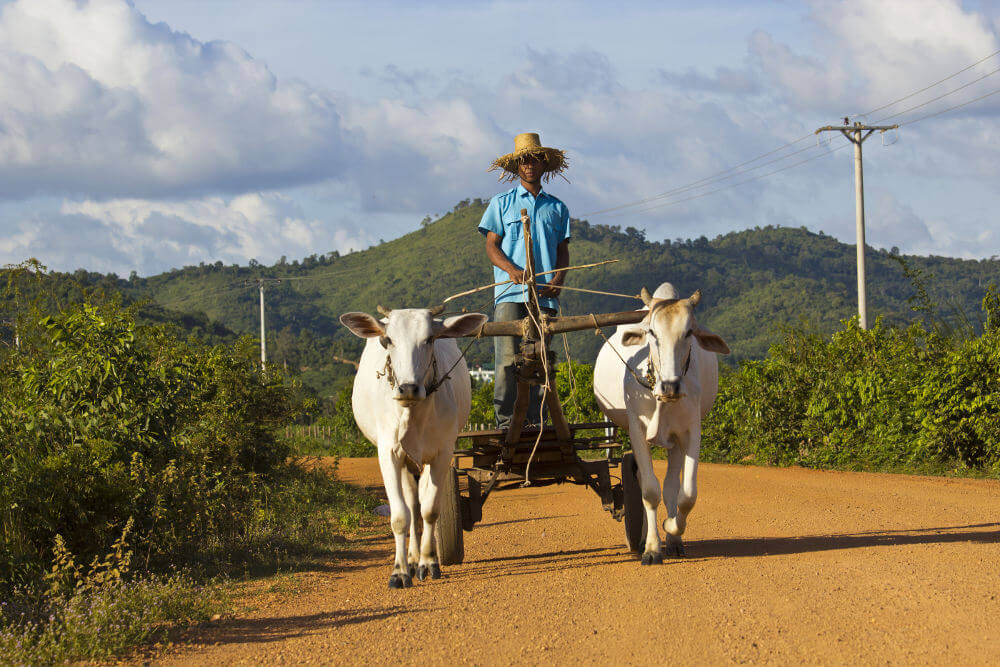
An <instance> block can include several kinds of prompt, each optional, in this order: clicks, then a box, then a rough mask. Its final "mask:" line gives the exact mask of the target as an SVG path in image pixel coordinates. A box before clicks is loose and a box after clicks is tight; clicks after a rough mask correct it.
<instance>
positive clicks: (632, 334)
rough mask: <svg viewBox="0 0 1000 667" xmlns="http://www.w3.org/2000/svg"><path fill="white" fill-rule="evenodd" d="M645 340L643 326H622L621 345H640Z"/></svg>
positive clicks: (644, 328)
mask: <svg viewBox="0 0 1000 667" xmlns="http://www.w3.org/2000/svg"><path fill="white" fill-rule="evenodd" d="M645 342H646V327H643V326H635V325H633V326H630V327H622V345H624V346H625V347H632V346H634V345H642V344H643V343H645Z"/></svg>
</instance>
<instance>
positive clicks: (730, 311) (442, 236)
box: [60, 200, 1000, 396]
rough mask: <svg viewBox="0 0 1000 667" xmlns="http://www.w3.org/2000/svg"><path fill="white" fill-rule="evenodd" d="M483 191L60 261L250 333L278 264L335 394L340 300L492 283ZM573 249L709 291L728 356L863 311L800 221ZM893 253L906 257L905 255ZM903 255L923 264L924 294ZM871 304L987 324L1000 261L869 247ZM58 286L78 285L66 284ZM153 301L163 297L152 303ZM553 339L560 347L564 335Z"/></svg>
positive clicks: (283, 300) (294, 336)
mask: <svg viewBox="0 0 1000 667" xmlns="http://www.w3.org/2000/svg"><path fill="white" fill-rule="evenodd" d="M484 206H485V204H484V202H482V201H480V200H474V201H471V202H470V201H468V200H466V201H463V202H460V203H459V204H458V205H457V206H456V207H455V208H454V210H453V211H452V212H450V213H449V214H447V215H445V216H443V217H442V218H440V219H439V220H436V221H430V220H429V219H428V220H425V222H424V224H422V225H421V228H420V229H418V230H417V231H414V232H412V233H410V234H407V235H405V236H403V237H401V238H398V239H395V240H392V241H388V242H385V243H381V244H379V245H377V246H374V247H372V248H369V249H367V250H364V251H360V252H353V253H350V254H347V255H339V254H338V253H336V252H334V253H328V254H322V255H319V254H317V255H312V256H310V257H306V258H305V259H303V260H301V261H300V260H294V261H292V262H291V263H289V262H287V261H285V260H284V258H282V261H279V262H278V263H277V264H275V265H273V266H264V265H260V264H257V263H256V262H254V261H253V260H251V263H250V266H236V265H230V266H225V265H223V264H222V263H221V262H217V263H215V264H203V265H200V266H189V267H185V268H183V269H177V270H173V271H169V272H166V273H162V274H159V275H156V276H151V277H149V278H139V277H136V276H135V275H133V276H132V277H130V278H129V279H128V280H124V279H119V278H117V277H116V276H103V275H100V274H92V273H87V272H85V271H78V272H77V273H75V274H72V275H71V276H70V275H65V274H62V275H61V276H60V279H62V280H63V281H65V279H67V278H70V277H72V278H74V279H75V280H76V281H78V282H79V283H80V284H82V285H84V286H88V287H92V286H98V285H99V286H101V287H103V288H104V289H105V290H111V291H114V290H119V291H121V292H122V293H123V294H124V297H125V298H126V299H127V300H130V301H131V300H138V299H144V298H145V299H150V300H151V302H152V304H154V305H153V306H147V307H146V308H144V309H143V313H144V315H145V317H146V318H147V319H154V320H157V319H158V320H160V321H165V320H173V321H175V322H176V323H178V324H179V325H180V326H182V327H184V328H187V329H190V330H197V331H198V332H199V333H200V334H201V335H203V336H209V337H226V336H232V335H233V333H232V332H236V333H240V334H243V333H246V334H252V335H256V332H257V331H258V329H259V319H258V318H259V310H258V299H259V295H258V292H257V289H256V288H255V287H254V286H253V285H249V286H245V285H244V284H243V283H244V281H250V280H252V279H254V278H257V277H269V278H280V279H281V280H282V282H281V283H280V284H276V285H269V286H267V288H266V308H267V324H268V331H269V339H268V343H269V344H268V348H269V358H270V360H272V361H273V362H274V363H277V364H279V365H284V366H286V367H288V368H289V370H290V371H292V372H293V373H301V376H302V379H303V381H304V382H305V383H306V384H307V385H310V386H312V387H314V388H316V389H317V390H318V391H319V393H320V394H322V395H324V396H329V395H330V394H331V393H333V391H334V390H335V388H336V387H337V386H341V385H342V384H343V383H344V382H346V381H347V379H348V378H349V377H350V376H351V375H352V373H353V368H351V367H350V366H347V365H345V364H342V363H339V362H336V361H334V360H333V356H334V355H337V356H343V357H348V358H357V356H358V354H359V353H360V349H361V346H362V341H361V340H360V339H357V338H355V337H354V336H353V335H351V334H350V333H349V332H348V331H347V330H346V329H344V328H343V327H341V326H340V324H339V322H338V320H337V318H338V316H339V315H340V314H341V313H343V312H346V311H350V310H363V311H367V312H371V313H373V312H374V311H375V306H376V305H377V304H382V305H384V306H387V307H419V306H425V305H430V304H435V303H440V302H441V300H442V299H444V298H445V297H447V296H450V295H452V294H455V293H457V292H461V291H464V290H468V289H471V288H473V287H477V286H479V285H484V284H487V283H489V282H491V280H492V272H491V271H490V267H489V265H488V262H487V260H486V257H485V253H484V250H483V239H482V237H481V236H480V235H479V233H478V232H477V231H476V226H477V224H478V222H479V219H480V217H481V215H482V212H483V209H484ZM571 229H572V235H573V240H572V242H571V245H570V248H571V262H572V263H573V264H582V263H588V262H596V261H600V260H605V259H618V260H620V261H619V262H618V263H616V264H609V265H606V266H601V267H597V268H593V269H584V270H581V271H576V272H572V273H571V274H570V277H569V279H568V281H567V284H568V285H570V286H577V287H587V288H591V289H598V290H604V291H611V292H622V293H626V294H635V293H637V292H638V291H639V288H640V287H642V286H643V285H645V286H647V287H648V288H649V289H650V291H652V290H653V289H655V288H656V286H657V285H658V284H659V283H660V282H662V281H665V280H666V281H670V282H672V283H673V284H674V285H676V286H677V287H678V289H679V290H680V291H681V293H682V294H684V295H687V294H690V293H691V292H693V291H694V290H695V289H701V291H702V293H703V299H702V305H701V306H699V309H698V317H699V319H700V321H701V322H702V323H703V324H704V325H706V326H707V327H709V328H711V329H713V330H715V331H717V332H718V333H720V334H721V335H722V336H723V337H725V338H726V340H727V341H729V343H730V346H731V347H732V349H733V355H732V356H731V357H730V361H731V362H735V361H736V360H739V359H741V358H748V357H760V356H763V355H764V354H765V353H766V351H767V348H768V346H769V345H770V344H771V343H773V342H775V341H776V340H778V338H779V337H780V331H781V328H782V327H784V326H789V325H791V326H797V327H808V328H811V329H815V330H818V331H823V332H830V331H833V330H835V329H837V328H838V327H839V323H840V321H841V320H843V319H846V318H850V317H851V316H852V315H854V314H855V312H856V294H855V292H856V282H855V281H856V274H855V251H854V247H853V246H850V245H846V244H843V243H841V242H839V241H837V240H836V239H834V238H832V237H830V236H826V235H823V234H814V233H812V232H809V231H807V230H805V229H804V228H802V229H795V228H779V227H766V228H754V229H749V230H746V231H741V232H733V233H730V234H726V235H724V236H720V237H717V238H715V239H712V240H709V239H707V238H705V237H701V238H698V239H693V240H680V239H678V240H676V241H671V240H665V241H650V240H647V239H646V238H645V234H644V233H643V232H641V231H638V230H636V229H634V228H631V227H628V228H626V229H624V230H622V229H620V228H619V227H608V226H605V225H591V224H588V223H587V222H584V221H577V220H574V221H573V222H572V227H571ZM899 260H902V262H900V261H899ZM904 264H905V265H906V266H908V267H909V270H910V271H911V272H912V273H918V274H919V275H921V276H922V280H921V281H918V282H922V284H923V285H924V286H925V287H926V291H927V294H926V297H927V298H924V299H921V297H920V295H919V294H918V292H919V290H918V289H917V288H916V287H915V284H914V282H913V281H912V280H911V279H910V278H909V277H907V275H905V273H904ZM868 280H869V296H868V301H869V309H870V315H869V317H870V318H871V319H873V320H874V318H875V317H877V316H881V317H883V319H884V320H886V321H888V322H890V323H902V322H904V321H909V320H912V319H913V318H914V317H916V316H918V313H917V312H915V311H914V310H913V306H917V307H926V306H927V305H928V304H930V303H934V304H936V305H937V308H938V311H939V313H938V314H939V315H943V316H944V317H945V318H949V319H950V320H951V321H952V322H955V323H956V324H957V325H959V326H969V325H971V326H972V327H974V328H979V326H980V325H979V321H980V319H981V312H980V301H981V299H982V297H983V293H984V291H985V288H986V286H987V285H988V284H989V283H990V282H991V281H997V280H1000V261H997V260H995V259H994V260H981V261H975V260H959V259H953V258H945V257H915V256H897V254H896V253H895V252H890V251H885V250H875V249H870V251H869V254H868ZM60 289H61V290H62V291H63V292H64V296H63V298H71V295H72V290H71V289H69V288H66V287H62V288H60ZM490 295H491V292H490V291H485V292H482V293H479V294H477V295H474V296H470V297H466V298H463V299H460V300H458V301H456V302H454V304H455V305H456V306H457V307H458V308H462V307H465V308H468V309H469V310H482V311H483V312H490V306H491V302H492V299H491V296H490ZM637 305H639V304H638V302H637V301H634V300H629V299H622V298H618V297H610V296H601V295H590V294H583V293H579V292H568V291H567V292H564V294H563V298H562V308H563V312H564V313H566V314H578V313H587V312H608V311H617V310H629V309H632V308H635V307H636V306H637ZM157 306H158V307H157ZM601 342H602V340H601V339H600V338H599V337H596V336H595V335H593V333H591V332H578V333H575V334H571V335H570V343H569V349H570V351H571V353H572V355H573V358H574V359H576V360H581V361H592V360H593V357H594V356H595V355H596V351H597V349H598V348H599V346H600V344H601ZM555 349H556V351H557V354H558V356H559V357H560V358H563V357H564V356H565V355H564V353H563V346H562V344H561V343H560V342H559V341H557V342H556V345H555ZM469 354H470V357H471V358H472V361H473V363H481V364H485V365H489V364H491V363H492V347H491V345H490V344H489V343H488V341H484V342H477V343H476V344H474V345H473V347H472V349H471V350H470V353H469Z"/></svg>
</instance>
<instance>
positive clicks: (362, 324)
mask: <svg viewBox="0 0 1000 667" xmlns="http://www.w3.org/2000/svg"><path fill="white" fill-rule="evenodd" d="M340 323H341V324H343V325H344V326H345V327H347V328H348V329H350V330H351V333H352V334H354V335H355V336H357V337H358V338H375V337H376V336H384V335H385V329H384V328H383V327H382V324H381V323H380V322H379V321H378V320H376V319H375V318H374V317H372V316H371V315H369V314H368V313H344V314H343V315H341V316H340Z"/></svg>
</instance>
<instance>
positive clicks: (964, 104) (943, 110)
mask: <svg viewBox="0 0 1000 667" xmlns="http://www.w3.org/2000/svg"><path fill="white" fill-rule="evenodd" d="M997 93H1000V88H997V89H996V90H994V91H993V92H991V93H986V94H985V95H980V96H979V97H977V98H975V99H973V100H969V101H968V102H962V103H961V104H956V105H955V106H953V107H948V108H947V109H941V110H940V111H935V112H934V113H929V114H927V115H926V116H920V117H919V118H914V119H913V120H907V121H904V122H902V123H900V124H899V126H900V127H902V126H904V125H913V124H914V123H919V122H920V121H922V120H927V119H928V118H934V117H935V116H940V115H941V114H943V113H947V112H949V111H954V110H955V109H961V108H962V107H967V106H969V105H970V104H973V103H975V102H978V101H980V100H985V99H986V98H987V97H992V96H993V95H996V94H997Z"/></svg>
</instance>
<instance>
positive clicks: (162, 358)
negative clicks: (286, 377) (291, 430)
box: [0, 304, 291, 581]
mask: <svg viewBox="0 0 1000 667" xmlns="http://www.w3.org/2000/svg"><path fill="white" fill-rule="evenodd" d="M37 322H38V324H37V327H36V330H35V331H34V332H33V335H32V337H31V341H32V342H31V344H30V345H27V346H25V348H23V351H22V353H16V352H14V353H9V354H8V355H6V357H5V358H4V359H3V361H2V364H3V368H2V371H3V372H2V374H0V457H2V461H3V465H2V466H0V508H2V509H0V523H2V530H0V546H2V547H3V548H2V553H3V554H4V555H5V556H6V558H4V559H3V561H0V575H2V576H0V578H2V579H5V580H14V581H17V580H20V578H22V577H29V578H30V577H31V576H32V571H36V573H37V568H38V566H39V564H41V563H47V562H48V561H49V559H50V556H51V552H50V550H51V545H52V544H53V539H54V537H55V536H56V535H60V536H61V537H62V538H63V539H64V540H65V543H66V545H67V547H68V549H69V550H70V551H72V552H73V553H76V554H79V555H80V556H82V557H85V558H86V557H89V556H91V555H94V554H97V553H101V552H103V551H105V550H106V549H107V548H108V546H109V545H110V544H111V543H112V542H113V540H114V538H115V535H116V534H117V533H118V532H120V530H121V527H122V526H123V525H124V523H125V521H126V520H128V519H129V518H132V519H133V520H134V521H135V529H134V533H135V538H136V544H137V545H141V551H142V556H143V558H144V560H145V561H146V562H148V561H149V560H150V559H151V558H152V559H155V558H158V557H176V556H179V555H188V554H195V553H198V552H200V551H203V550H205V549H208V548H214V547H218V546H219V545H221V544H228V543H233V542H239V541H240V540H241V539H242V536H243V533H244V532H245V529H246V526H247V523H248V521H250V520H251V517H252V516H253V515H254V513H255V512H256V502H257V500H258V499H259V497H260V495H261V493H262V489H263V488H264V486H265V485H266V483H267V481H268V477H269V476H270V475H272V474H273V473H274V472H275V470H277V469H278V468H280V467H282V466H284V465H285V460H286V458H287V455H288V449H287V446H286V445H283V444H282V443H280V442H278V441H277V440H276V439H275V438H274V437H273V435H272V431H273V429H274V428H275V426H277V425H278V424H280V423H283V422H284V421H285V420H286V419H288V417H289V415H290V411H291V405H290V404H289V402H288V400H287V390H286V388H285V387H284V386H283V385H282V382H281V379H280V378H278V377H270V376H264V375H262V374H261V372H260V370H259V368H258V367H257V366H256V364H255V363H254V361H253V354H252V341H250V340H243V341H241V342H240V343H239V344H237V345H236V346H235V347H229V346H218V347H204V346H201V345H198V344H197V343H188V342H182V341H180V340H178V339H177V338H176V337H174V336H173V335H171V334H170V333H169V332H168V331H167V330H165V329H163V328H143V327H139V326H137V325H136V323H135V319H134V315H133V313H132V312H131V311H129V310H125V309H122V308H120V307H119V306H117V305H115V304H104V305H102V306H93V305H89V304H82V305H78V306H72V307H69V308H67V309H66V310H64V311H63V312H62V313H59V314H57V315H54V316H48V317H44V318H40V319H39V320H38V321H37Z"/></svg>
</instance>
